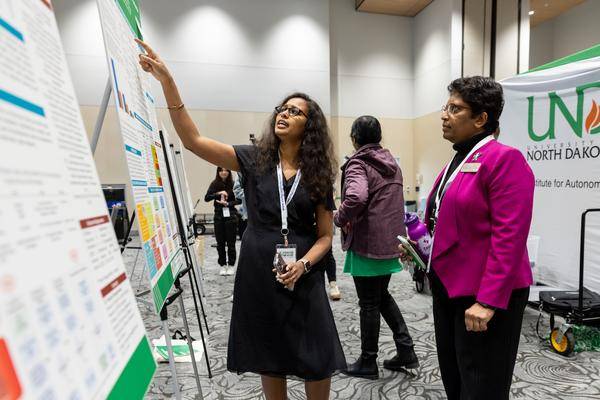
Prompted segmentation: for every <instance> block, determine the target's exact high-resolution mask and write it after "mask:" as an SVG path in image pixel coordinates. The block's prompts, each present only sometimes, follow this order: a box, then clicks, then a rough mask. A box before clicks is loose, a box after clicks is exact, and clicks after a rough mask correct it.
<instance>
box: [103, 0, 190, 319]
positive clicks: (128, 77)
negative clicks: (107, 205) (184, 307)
mask: <svg viewBox="0 0 600 400" xmlns="http://www.w3.org/2000/svg"><path fill="white" fill-rule="evenodd" d="M98 9H99V11H100V20H101V25H102V33H103V36H104V45H105V49H106V58H107V63H108V69H109V71H110V76H111V80H112V86H113V87H112V89H113V94H114V96H113V98H114V99H115V105H116V109H117V114H118V119H119V125H120V129H121V134H122V137H123V151H125V155H126V160H127V166H128V169H129V177H130V181H131V187H132V192H133V198H134V201H135V211H136V219H137V221H138V228H139V234H140V240H141V244H142V248H143V253H144V255H145V259H146V264H147V266H148V268H147V270H148V271H149V274H150V275H149V278H150V286H151V290H152V296H153V299H154V304H155V307H156V311H157V312H160V310H161V308H162V306H163V305H164V302H165V300H166V298H167V295H168V293H169V291H170V289H171V288H172V286H173V283H174V281H175V278H176V277H177V274H178V273H179V271H180V270H181V269H182V268H183V267H184V265H185V258H184V255H183V253H182V251H181V247H180V246H179V239H178V235H179V233H178V230H177V222H176V220H174V219H173V215H174V212H173V211H172V207H173V204H172V202H171V201H170V199H169V197H168V196H167V195H166V193H165V190H166V188H168V186H167V185H166V184H165V180H166V179H167V175H168V174H167V171H166V165H165V160H164V154H163V149H162V145H161V142H160V136H159V130H158V123H157V118H156V111H155V104H154V98H153V96H152V95H151V94H150V90H149V88H150V82H149V79H150V78H149V77H148V76H147V74H146V73H145V72H143V71H142V69H141V68H140V67H139V64H138V57H139V54H140V52H141V49H140V47H139V46H138V45H137V44H136V43H135V41H134V38H136V37H138V38H141V29H140V13H139V6H138V3H137V1H136V0H116V1H115V0H98Z"/></svg>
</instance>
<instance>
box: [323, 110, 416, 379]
mask: <svg viewBox="0 0 600 400" xmlns="http://www.w3.org/2000/svg"><path fill="white" fill-rule="evenodd" d="M350 137H351V139H352V143H353V145H354V148H355V149H356V152H355V153H354V154H353V155H352V156H351V157H350V158H349V159H348V160H347V161H346V163H344V165H343V166H342V191H341V193H342V204H341V205H340V208H339V211H338V212H337V213H336V214H335V216H334V223H335V224H336V225H337V226H338V227H340V228H342V239H343V246H342V248H343V249H344V250H345V251H347V254H346V262H345V265H344V272H346V273H350V274H351V275H352V277H353V279H354V284H355V286H356V293H357V295H358V305H359V307H360V340H361V355H360V357H359V358H358V360H357V361H356V362H354V363H353V364H350V365H348V370H347V371H346V373H347V374H348V375H352V376H358V377H362V378H368V379H377V378H378V377H379V368H378V367H377V351H378V341H379V327H380V316H382V317H383V319H384V320H385V322H386V323H387V325H388V326H389V327H390V329H391V330H392V333H393V337H394V342H395V344H396V350H397V354H396V356H395V357H393V358H392V359H390V360H385V361H384V362H383V366H384V368H387V369H390V370H394V371H399V370H401V369H403V368H416V367H418V366H419V361H418V358H417V355H416V354H415V352H414V349H413V341H412V338H411V336H410V334H409V333H408V328H407V327H406V323H405V322H404V318H403V317H402V313H401V312H400V309H399V308H398V305H397V304H396V301H395V300H394V298H393V297H392V295H391V294H390V292H389V291H388V285H389V283H390V278H391V276H392V274H393V273H395V272H399V271H401V270H402V265H401V264H400V262H399V261H398V257H399V256H400V251H399V249H398V239H397V238H396V237H397V236H398V235H406V227H405V225H404V196H403V193H402V189H403V187H402V172H401V171H400V167H399V166H398V164H397V163H396V160H395V159H394V157H393V156H392V154H391V153H390V152H389V151H388V150H387V149H384V148H382V147H381V145H380V144H379V143H380V142H381V126H380V125H379V121H378V120H377V119H376V118H374V117H371V116H362V117H359V118H358V119H356V121H354V123H353V124H352V129H351V133H350Z"/></svg>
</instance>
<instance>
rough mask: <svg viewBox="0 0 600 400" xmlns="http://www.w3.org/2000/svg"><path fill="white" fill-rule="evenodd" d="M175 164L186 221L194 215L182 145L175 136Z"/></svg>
mask: <svg viewBox="0 0 600 400" xmlns="http://www.w3.org/2000/svg"><path fill="white" fill-rule="evenodd" d="M173 147H174V149H173V150H174V155H175V166H176V167H177V176H178V177H179V181H180V182H179V186H180V188H181V189H180V190H181V193H182V197H183V204H184V205H185V211H186V217H187V219H186V222H187V221H189V220H190V219H191V218H193V217H194V208H195V207H194V202H193V200H192V195H191V191H190V185H189V181H188V177H187V173H186V172H185V171H186V170H185V159H184V157H183V145H182V144H181V140H180V139H179V138H178V137H177V138H176V140H175V143H174V146H173Z"/></svg>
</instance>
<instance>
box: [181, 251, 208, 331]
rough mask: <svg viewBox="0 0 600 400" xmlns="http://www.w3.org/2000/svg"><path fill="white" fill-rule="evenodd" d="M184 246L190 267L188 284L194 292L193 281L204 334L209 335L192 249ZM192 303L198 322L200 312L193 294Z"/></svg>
mask: <svg viewBox="0 0 600 400" xmlns="http://www.w3.org/2000/svg"><path fill="white" fill-rule="evenodd" d="M186 248H187V251H186V252H185V255H186V257H187V259H188V265H189V266H190V267H191V271H190V272H191V276H190V284H191V286H192V293H194V283H195V284H196V289H197V291H198V300H199V301H200V308H201V309H202V316H203V317H204V326H205V327H206V334H207V335H210V330H209V329H208V322H207V320H206V312H205V311H204V303H203V302H202V296H201V292H200V286H199V285H198V280H197V279H196V268H195V263H194V257H193V255H192V254H191V252H192V249H191V248H190V247H189V246H187V247H186ZM192 281H193V282H192ZM194 305H195V306H196V313H197V314H198V322H200V314H199V313H198V305H197V304H196V297H195V296H194Z"/></svg>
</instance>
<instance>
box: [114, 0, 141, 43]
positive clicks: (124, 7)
mask: <svg viewBox="0 0 600 400" xmlns="http://www.w3.org/2000/svg"><path fill="white" fill-rule="evenodd" d="M117 4H118V5H119V8H120V9H121V11H122V12H123V15H124V16H125V19H126V20H127V23H128V24H129V27H130V28H131V31H132V32H133V33H134V35H135V36H136V37H137V38H138V39H140V40H142V39H143V38H142V30H141V26H142V22H141V21H142V20H141V18H140V7H139V6H138V2H137V0H117Z"/></svg>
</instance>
